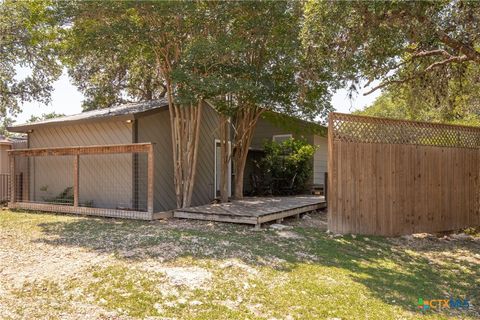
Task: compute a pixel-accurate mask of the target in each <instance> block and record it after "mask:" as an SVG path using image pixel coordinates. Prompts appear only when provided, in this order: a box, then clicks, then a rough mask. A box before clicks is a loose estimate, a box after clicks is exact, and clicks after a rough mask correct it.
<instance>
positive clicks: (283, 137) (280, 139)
mask: <svg viewBox="0 0 480 320" xmlns="http://www.w3.org/2000/svg"><path fill="white" fill-rule="evenodd" d="M291 138H293V136H292V134H291V133H289V134H276V135H274V136H273V142H276V143H282V142H284V141H287V140H288V139H291Z"/></svg>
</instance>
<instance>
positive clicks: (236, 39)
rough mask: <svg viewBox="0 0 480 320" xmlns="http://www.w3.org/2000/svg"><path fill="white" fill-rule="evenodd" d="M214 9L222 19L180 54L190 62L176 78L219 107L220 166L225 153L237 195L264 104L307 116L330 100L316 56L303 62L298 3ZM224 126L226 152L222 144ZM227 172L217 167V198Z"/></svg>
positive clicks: (232, 5) (248, 3)
mask: <svg viewBox="0 0 480 320" xmlns="http://www.w3.org/2000/svg"><path fill="white" fill-rule="evenodd" d="M221 9H222V10H223V11H222V13H221V14H218V13H217V16H216V17H215V18H216V19H217V23H219V24H220V25H222V26H225V27H224V28H222V32H217V33H215V34H213V35H211V37H209V38H207V39H202V44H203V45H202V46H195V50H192V51H191V54H192V56H193V58H192V59H189V60H188V61H189V63H191V64H193V65H189V66H188V67H187V68H186V70H187V71H186V72H184V73H182V74H181V79H182V81H183V84H184V88H186V89H188V88H191V89H192V91H193V92H199V91H201V92H204V94H203V95H204V96H206V97H209V99H210V100H212V101H213V102H214V104H215V105H216V107H217V109H218V110H219V112H220V113H221V114H222V115H223V116H222V117H221V120H220V121H221V123H220V129H221V130H220V131H221V133H222V139H221V144H222V159H223V164H224V165H223V167H224V168H226V167H227V164H228V162H229V160H230V159H231V158H233V164H234V176H235V187H234V191H235V198H237V199H238V198H242V197H243V183H244V182H243V179H244V170H245V164H246V161H247V155H248V152H249V148H250V145H251V141H252V137H253V133H254V130H255V127H256V124H257V121H258V120H259V118H260V117H261V116H262V114H263V113H264V112H265V111H268V110H271V111H276V112H279V113H284V114H287V115H294V116H299V117H306V118H310V119H313V118H315V117H317V116H319V115H320V116H324V115H325V114H326V112H327V111H328V110H329V108H330V92H329V84H330V81H331V78H330V77H329V76H328V73H327V72H325V69H324V66H323V65H322V64H314V65H312V64H310V63H309V61H308V60H307V59H305V56H304V54H303V53H304V52H303V48H302V44H301V39H300V33H299V32H300V30H301V23H302V14H303V6H302V3H300V2H292V1H276V2H270V1H243V2H236V1H233V2H228V3H223V4H222V8H221ZM199 70H200V71H201V74H200V75H198V71H199ZM205 70H208V72H205ZM229 119H231V121H229ZM230 126H231V127H232V128H233V132H232V134H231V136H232V137H233V154H230V152H229V149H230V146H229V142H228V140H229V136H230V133H229V128H230ZM227 173H228V172H227V171H226V170H222V179H221V181H222V183H221V185H222V188H221V189H222V190H221V194H222V200H223V201H225V200H226V193H227V192H226V191H227V190H228V188H227V184H226V181H227V179H228V176H227Z"/></svg>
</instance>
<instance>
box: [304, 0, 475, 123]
mask: <svg viewBox="0 0 480 320" xmlns="http://www.w3.org/2000/svg"><path fill="white" fill-rule="evenodd" d="M479 18H480V3H479V2H474V1H348V2H347V1H317V0H311V1H308V2H307V4H306V6H305V24H304V29H303V33H302V37H303V43H304V46H305V50H306V52H307V54H308V55H309V56H310V59H311V60H314V61H322V63H324V64H326V65H328V66H329V68H331V71H332V73H333V74H335V75H336V77H338V79H339V80H340V83H341V84H342V85H343V86H346V85H349V86H350V89H351V90H352V91H356V90H357V89H358V88H359V86H360V85H361V84H362V83H365V82H366V83H367V84H372V83H373V82H374V81H376V83H379V84H378V85H377V86H376V87H374V89H375V88H377V89H380V88H389V89H392V88H393V87H398V86H401V88H402V89H399V90H406V91H405V92H403V93H402V94H403V95H404V98H405V100H406V101H407V102H408V103H409V104H411V102H412V100H415V101H420V102H421V103H424V104H425V105H423V106H419V107H421V109H423V110H419V111H418V112H419V113H423V112H425V111H427V113H428V112H429V111H430V110H434V109H435V110H436V111H438V114H443V115H442V117H444V118H445V120H448V121H455V119H456V118H458V117H457V110H456V109H457V107H458V101H456V100H464V99H465V98H466V96H470V97H472V96H471V95H470V93H472V92H475V90H476V91H477V92H478V87H477V88H476V89H474V88H472V85H473V84H475V83H478V77H479V74H480V69H479V66H480V52H479V51H478V48H480V38H479V37H478V34H479V33H480V24H478V20H479ZM474 87H475V86H474ZM395 90H396V89H395ZM477 96H478V95H477ZM477 100H478V99H477ZM477 105H478V103H477ZM464 106H467V104H464ZM405 112H406V111H405ZM408 113H409V114H412V111H408ZM436 113H437V112H436ZM460 113H461V112H460Z"/></svg>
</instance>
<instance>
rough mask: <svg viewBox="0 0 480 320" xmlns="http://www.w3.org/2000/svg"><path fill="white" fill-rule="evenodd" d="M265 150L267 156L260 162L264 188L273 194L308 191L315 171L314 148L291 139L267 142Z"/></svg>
mask: <svg viewBox="0 0 480 320" xmlns="http://www.w3.org/2000/svg"><path fill="white" fill-rule="evenodd" d="M264 150H265V156H264V157H263V158H262V159H261V160H260V161H259V162H258V163H257V166H258V168H259V171H260V172H262V177H261V180H262V182H263V184H264V186H263V190H268V192H271V193H272V194H274V195H282V194H292V193H300V192H302V191H305V189H306V186H307V183H308V182H309V179H310V178H311V177H312V173H313V155H314V153H315V147H314V146H312V145H310V144H308V143H306V142H305V141H304V140H299V139H293V138H291V139H288V140H285V141H283V142H281V143H277V142H274V141H266V142H265V144H264ZM266 186H268V188H266Z"/></svg>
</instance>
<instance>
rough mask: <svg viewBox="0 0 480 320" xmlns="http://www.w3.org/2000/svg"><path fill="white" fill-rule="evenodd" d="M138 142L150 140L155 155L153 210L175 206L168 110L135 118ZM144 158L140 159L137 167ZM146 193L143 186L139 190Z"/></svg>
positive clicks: (168, 208) (162, 209) (165, 209)
mask: <svg viewBox="0 0 480 320" xmlns="http://www.w3.org/2000/svg"><path fill="white" fill-rule="evenodd" d="M137 126H138V129H137V130H138V142H152V143H154V144H155V146H154V155H155V173H154V174H155V181H154V187H155V190H154V211H155V212H160V211H167V210H171V209H174V208H175V206H176V200H175V188H174V186H173V158H172V135H171V131H170V117H169V114H168V110H162V111H160V112H158V113H155V114H153V115H150V116H146V117H142V118H139V119H138V120H137ZM144 161H145V159H140V163H141V164H140V165H139V167H143V166H145V165H146V164H142V162H144ZM139 193H140V194H144V193H146V190H145V188H141V189H140V190H139Z"/></svg>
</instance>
